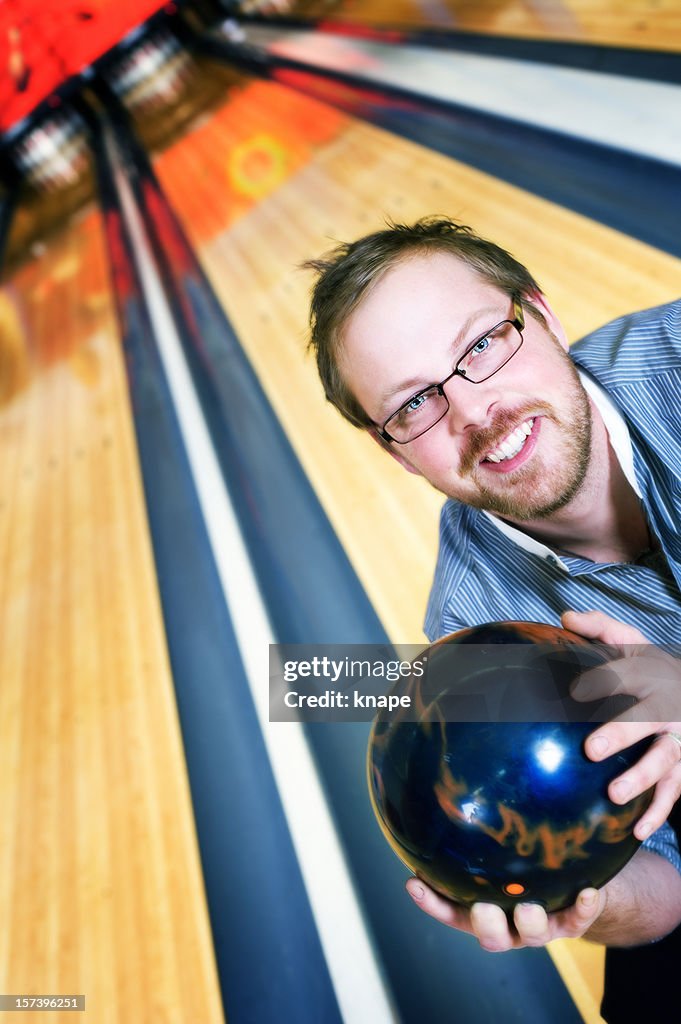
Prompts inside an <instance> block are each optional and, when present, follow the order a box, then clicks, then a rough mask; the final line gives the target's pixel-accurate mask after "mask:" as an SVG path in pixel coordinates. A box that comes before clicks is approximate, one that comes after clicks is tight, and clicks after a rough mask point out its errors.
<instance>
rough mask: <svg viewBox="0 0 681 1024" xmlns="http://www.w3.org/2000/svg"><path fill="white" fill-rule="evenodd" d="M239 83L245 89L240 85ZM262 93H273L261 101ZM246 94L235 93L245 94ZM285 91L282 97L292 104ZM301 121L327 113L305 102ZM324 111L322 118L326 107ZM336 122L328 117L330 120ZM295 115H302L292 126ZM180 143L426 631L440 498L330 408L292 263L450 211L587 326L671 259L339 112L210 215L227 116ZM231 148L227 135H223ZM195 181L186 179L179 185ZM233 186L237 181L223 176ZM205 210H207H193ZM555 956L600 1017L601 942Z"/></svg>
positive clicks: (358, 559) (236, 301) (260, 319)
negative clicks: (255, 198) (310, 141)
mask: <svg viewBox="0 0 681 1024" xmlns="http://www.w3.org/2000/svg"><path fill="white" fill-rule="evenodd" d="M257 89H258V96H259V105H258V107H257V108H256V107H253V108H252V111H251V116H252V121H251V124H250V128H251V130H252V132H253V134H254V136H255V137H257V138H259V139H261V140H262V139H263V138H266V139H267V140H268V141H267V147H266V148H269V149H276V148H277V146H278V145H279V143H280V139H281V128H280V124H281V120H280V118H279V116H278V111H279V109H280V106H281V103H282V102H283V101H282V98H281V87H279V86H276V85H273V84H269V85H264V84H263V83H258V84H257ZM246 91H247V90H246ZM268 97H269V99H268ZM243 99H244V94H242V95H241V97H240V99H239V102H242V101H243ZM286 102H288V101H286ZM305 102H309V103H310V108H309V111H310V117H311V118H313V119H315V120H316V121H318V120H319V119H320V118H323V117H324V111H325V108H324V107H323V106H322V105H320V104H317V103H316V102H313V101H305ZM329 116H331V115H329ZM333 116H334V117H335V116H336V115H333ZM301 123H302V121H301ZM209 127H210V126H206V125H204V127H203V129H202V131H201V132H200V133H198V132H197V133H194V135H192V136H190V137H188V139H187V140H185V141H184V142H182V143H179V144H178V145H176V146H175V147H174V149H173V151H172V152H169V153H167V154H164V155H163V156H162V157H160V158H159V160H158V161H157V171H158V173H159V175H160V178H161V182H162V185H163V186H164V187H165V189H166V191H167V193H168V195H169V197H170V198H171V201H172V202H173V204H174V205H175V208H176V210H177V211H178V213H179V215H180V217H181V218H183V216H184V226H185V229H186V230H187V232H188V234H189V236H190V238H192V239H193V242H194V244H195V245H196V247H197V252H198V253H199V256H200V258H201V260H202V262H203V264H204V267H205V268H206V270H207V272H208V274H209V276H210V278H211V280H212V283H213V286H214V287H215V289H216V291H217V293H218V295H219V296H220V299H221V301H222V302H223V304H224V306H225V309H226V310H227V312H228V314H229V316H230V318H231V320H232V322H233V323H234V326H235V328H236V330H237V332H238V334H239V336H240V338H241V339H242V341H243V344H244V346H245V348H246V350H247V352H248V355H249V357H250V359H251V361H252V363H253V365H254V367H255V369H256V371H257V373H258V376H259V378H260V380H261V382H262V384H263V386H264V388H265V390H266V392H267V394H268V396H269V399H270V401H271V403H272V405H273V407H274V409H275V410H276V412H277V414H278V416H279V417H280V420H281V422H282V424H283V425H284V428H285V430H286V432H287V434H288V436H289V438H290V439H291V442H292V443H293V445H294V447H295V449H296V451H297V453H298V456H299V458H300V459H301V462H302V464H303V466H304V468H305V470H306V472H307V474H308V475H309V477H310V479H311V480H312V481H313V483H314V486H315V488H316V490H317V493H318V495H319V497H320V499H321V501H322V504H323V506H324V508H325V509H326V512H327V514H328V515H329V517H330V519H331V521H332V523H333V525H334V527H335V529H336V530H337V532H338V535H339V537H340V538H341V540H342V542H343V544H344V546H345V549H346V550H347V552H348V554H349V557H350V558H351V560H352V563H353V565H354V567H355V569H356V571H357V573H358V575H359V577H360V579H361V580H362V583H363V584H364V586H365V588H366V590H367V592H368V593H369V596H370V598H371V600H372V601H373V603H374V605H375V607H376V609H377V611H378V613H379V615H380V616H381V618H382V620H383V622H384V624H385V626H386V628H387V630H388V632H389V634H390V636H391V637H392V638H393V640H394V641H396V642H397V643H406V642H411V643H418V642H420V641H421V640H422V639H423V634H422V632H421V622H422V618H423V612H424V607H425V603H426V597H427V594H428V590H429V586H430V581H431V577H432V572H433V567H434V562H435V554H436V539H437V526H438V513H439V509H440V506H441V504H442V499H441V497H440V496H439V495H437V494H436V493H435V492H434V491H432V490H431V489H430V488H429V487H428V485H427V484H425V483H424V481H423V480H421V479H420V478H417V477H414V476H411V475H409V474H407V473H405V472H404V471H403V470H402V469H401V468H400V467H399V466H398V465H397V463H396V462H394V461H393V460H391V459H390V458H388V457H386V455H385V454H384V453H383V452H382V451H381V450H380V449H379V448H378V446H377V445H375V444H374V443H373V442H372V441H371V440H370V438H369V437H368V436H367V435H364V434H362V433H360V432H358V431H357V430H355V429H354V428H353V427H351V426H350V425H349V424H347V423H345V421H344V420H342V419H341V417H340V416H339V415H338V414H337V413H336V412H335V410H334V409H333V408H332V407H331V406H329V405H328V404H327V403H326V402H325V400H324V398H323V395H322V392H321V387H320V384H319V382H318V379H317V375H316V369H315V367H314V364H313V360H312V359H311V358H310V357H309V356H306V353H305V343H306V335H307V325H306V317H307V300H308V290H309V286H310V277H309V275H308V274H306V273H304V272H301V271H300V270H298V269H297V267H298V266H299V264H300V263H301V261H303V260H304V259H306V258H309V257H310V256H316V255H318V254H320V253H321V252H323V251H325V250H326V249H327V248H329V245H330V243H331V240H333V239H339V240H347V239H352V238H354V237H357V236H358V235H359V234H363V233H365V232H367V231H370V230H374V229H377V228H379V227H381V226H382V224H383V222H384V220H385V218H386V217H392V218H394V219H398V220H399V219H406V220H412V219H414V218H416V217H419V216H422V215H425V214H429V213H436V212H441V213H447V214H450V215H452V216H454V217H456V218H458V219H460V220H463V221H464V222H465V223H469V224H472V225H473V226H475V228H476V229H477V230H478V231H479V232H481V233H482V234H485V235H487V236H489V237H492V238H494V239H495V240H496V241H499V242H500V243H501V244H502V245H504V246H506V247H507V248H509V249H510V250H511V251H512V252H514V254H515V255H516V256H517V257H518V258H520V259H521V260H523V261H524V262H526V263H527V264H528V265H529V266H530V268H531V269H532V270H533V272H534V273H535V274H536V276H537V277H538V280H539V282H540V284H541V285H542V287H543V289H544V291H545V293H546V294H547V296H548V297H549V300H550V301H551V302H552V304H553V305H554V308H555V309H556V310H557V312H558V314H559V315H560V316H561V318H562V320H563V322H564V324H565V326H566V329H567V331H568V334H569V336H570V337H571V338H572V339H576V338H578V337H580V336H581V335H582V334H584V333H586V332H587V331H588V330H590V329H593V328H595V327H597V326H599V325H601V324H603V323H605V322H606V321H608V320H609V319H611V318H613V317H615V316H617V315H619V314H622V313H625V312H627V311H631V310H634V309H639V308H644V307H646V306H650V305H654V304H657V303H661V302H664V301H667V300H670V299H672V298H673V297H675V296H676V293H677V289H678V282H679V279H680V276H679V275H680V271H681V265H680V263H679V261H678V260H675V259H673V258H672V257H670V256H667V255H665V254H663V253H660V252H658V251H656V250H653V249H651V248H648V247H646V246H644V245H642V244H640V243H638V242H636V241H634V240H632V239H631V238H628V237H626V236H623V235H620V234H618V233H617V232H615V231H613V230H610V229H608V228H604V227H602V226H600V225H598V224H596V223H593V222H591V221H589V220H587V219H586V218H584V217H581V216H578V215H577V214H574V213H571V212H570V211H567V210H564V209H561V208H560V207H557V206H555V205H552V204H551V203H549V202H546V201H544V200H542V199H538V198H536V197H535V196H533V195H530V194H527V193H525V192H523V191H522V190H520V189H518V188H515V187H512V186H510V185H506V184H503V183H502V182H500V181H497V180H495V179H493V178H491V177H489V176H487V175H485V174H482V173H480V172H478V171H475V170H473V169H471V168H469V167H466V166H464V165H462V164H459V163H457V162H455V161H453V160H450V159H448V158H446V157H443V156H440V155H438V154H436V153H433V152H430V151H429V150H427V149H424V148H422V147H420V146H418V145H415V144H413V143H411V142H407V141H402V140H400V139H398V138H396V137H393V136H391V135H390V134H388V133H386V132H383V131H381V130H379V129H376V128H374V127H371V126H368V125H365V124H361V123H359V122H355V121H352V120H351V119H345V120H344V122H343V123H342V124H336V126H335V132H336V133H335V134H334V135H333V137H332V138H330V139H329V141H327V142H326V143H325V144H323V145H321V146H320V147H319V148H318V149H317V150H316V151H315V152H313V153H311V154H310V156H309V159H308V162H307V163H306V164H305V165H304V166H302V167H301V166H299V165H298V164H296V168H297V169H295V170H293V172H292V173H291V174H290V175H289V176H288V177H287V176H286V175H285V174H284V173H283V172H282V176H281V183H280V184H279V185H278V187H274V185H272V187H271V189H270V191H269V194H267V195H265V194H263V195H261V197H260V201H259V202H258V204H257V205H255V206H252V207H251V208H250V211H246V212H241V215H240V216H237V217H236V218H233V217H231V215H230V208H229V203H228V201H227V200H226V199H224V197H223V199H222V200H221V202H222V211H221V214H220V215H218V216H216V217H215V219H214V222H213V223H212V225H209V224H208V223H207V220H208V219H209V213H208V211H210V210H211V209H216V205H215V202H214V200H213V197H214V196H216V195H217V194H218V193H220V191H221V190H222V192H223V193H224V192H225V190H226V189H227V187H228V184H230V182H229V181H228V174H227V160H226V156H225V150H224V145H225V143H224V141H223V140H224V137H225V129H224V125H223V126H222V127H221V128H220V131H219V132H217V133H211V132H210V130H209ZM226 145H227V146H229V138H227V143H226ZM189 181H191V182H192V188H191V189H190V190H187V189H186V182H189ZM231 186H233V182H231ZM198 208H201V209H202V210H203V221H198V220H192V218H191V216H186V213H187V211H191V210H192V209H198ZM551 953H552V955H553V957H554V960H555V961H556V962H557V964H558V966H559V968H560V970H561V972H562V975H563V978H564V980H565V982H566V984H567V985H568V987H569V988H570V991H571V993H572V995H573V998H574V999H575V1001H576V1002H577V1004H578V1006H579V1007H580V1010H581V1012H582V1013H583V1015H584V1017H585V1020H587V1021H588V1022H596V1021H599V1020H600V1016H599V1013H598V1005H599V1002H600V989H601V986H602V981H601V978H602V962H603V953H602V950H601V949H600V948H599V947H596V946H591V945H588V944H587V943H585V942H581V941H580V942H578V943H571V942H560V943H554V944H553V946H552V947H551Z"/></svg>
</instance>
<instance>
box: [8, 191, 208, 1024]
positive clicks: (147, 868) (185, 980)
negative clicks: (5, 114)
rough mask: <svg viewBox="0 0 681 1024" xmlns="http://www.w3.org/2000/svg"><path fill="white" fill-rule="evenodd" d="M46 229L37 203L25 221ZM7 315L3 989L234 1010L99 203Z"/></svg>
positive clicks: (68, 232) (21, 274)
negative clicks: (216, 934) (213, 913)
mask: <svg viewBox="0 0 681 1024" xmlns="http://www.w3.org/2000/svg"><path fill="white" fill-rule="evenodd" d="M57 201H58V197H57ZM24 226H25V221H24V220H23V219H22V217H19V219H18V220H17V222H16V227H17V230H21V231H23V230H24ZM15 242H16V238H15V239H13V238H12V237H10V245H14V243H15ZM14 250H15V253H16V245H14ZM0 325H1V326H0V337H1V338H2V342H1V344H0V359H1V369H2V378H1V379H2V390H1V392H0V443H1V446H2V452H3V459H2V461H1V462H0V474H1V477H0V479H1V481H2V484H1V490H0V495H1V496H0V551H2V574H1V576H2V578H1V580H0V588H1V590H2V597H1V601H2V608H3V615H2V617H1V619H0V623H1V624H0V628H1V629H2V643H1V644H0V678H2V686H1V687H0V752H1V753H0V756H1V758H2V771H1V772H0V908H1V910H0V913H1V915H2V920H3V927H2V929H1V930H0V945H1V947H2V948H1V952H0V964H1V965H2V966H1V970H2V979H1V984H0V988H1V990H2V991H3V992H9V993H21V992H25V993H40V992H42V993H69V994H70V993H83V994H84V995H85V997H86V1008H87V1011H89V1014H90V1017H91V1018H92V1019H93V1020H96V1021H97V1022H103V1024H104V1022H119V1021H120V1022H123V1021H129V1020H138V1021H152V1020H160V1019H163V1020H164V1021H169V1022H171V1021H172V1022H176V1024H186V1022H187V1021H192V1020H201V1021H210V1022H216V1024H217V1022H219V1021H222V1020H223V1014H222V1008H221V1001H220V995H219V989H218V983H217V978H216V971H215V965H214V958H213V946H212V938H211V934H210V928H209V923H208V914H207V910H206V905H205V899H204V892H203V881H202V875H201V869H200V863H199V857H198V852H197V844H196V838H195V832H194V822H193V816H192V809H191V804H190V799H189V791H188V785H187V779H186V773H185V767H184V758H183V750H182V744H181V740H180V733H179V728H178V722H177V714H176V708H175V700H174V693H173V686H172V680H171V677H170V672H169V667H168V658H167V652H166V644H165V636H164V630H163V625H162V620H161V614H160V609H159V602H158V595H157V585H156V575H155V569H154V565H153V560H152V555H151V550H150V544H149V537H148V529H147V521H146V513H145V506H144V501H143V496H142V491H141V485H140V478H139V469H138V461H137V451H136V446H135V440H134V433H133V429H132V425H131V417H130V410H129V405H128V397H127V386H126V378H125V369H124V363H123V359H122V352H121V348H120V340H119V333H118V327H117V323H116V319H115V315H114V309H113V305H112V299H111V293H110V285H109V270H108V266H107V260H106V256H105V249H104V241H103V226H102V222H101V218H100V216H99V214H98V213H97V211H96V210H95V209H94V208H93V207H91V206H90V207H87V208H85V209H84V210H83V211H82V212H81V213H80V214H79V215H78V216H77V217H75V218H73V219H72V221H71V223H70V224H69V225H68V227H66V228H65V229H64V230H62V231H60V232H58V233H53V234H52V235H50V236H49V237H46V238H45V239H44V240H43V241H41V242H36V243H35V244H34V246H33V255H32V257H31V258H30V259H28V260H27V262H24V263H23V264H21V265H15V267H14V269H13V270H12V272H11V273H10V274H9V276H8V277H7V278H6V280H5V283H4V285H3V286H2V289H1V290H0ZM37 1017H38V1014H35V1015H32V1014H28V1015H27V1016H26V1015H24V1014H22V1017H21V1019H22V1020H31V1019H36V1020H37ZM8 1019H13V1018H11V1017H10V1018H8ZM41 1019H42V1015H41ZM54 1019H55V1020H57V1021H59V1020H67V1019H68V1020H72V1015H70V1014H56V1015H55V1017H54Z"/></svg>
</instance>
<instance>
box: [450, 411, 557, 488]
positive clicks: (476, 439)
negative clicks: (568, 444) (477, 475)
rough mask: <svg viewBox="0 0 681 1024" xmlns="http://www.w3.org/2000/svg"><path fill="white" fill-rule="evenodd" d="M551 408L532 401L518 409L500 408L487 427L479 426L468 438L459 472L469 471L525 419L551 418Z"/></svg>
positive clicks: (465, 472) (464, 473)
mask: <svg viewBox="0 0 681 1024" xmlns="http://www.w3.org/2000/svg"><path fill="white" fill-rule="evenodd" d="M552 414H553V410H552V409H551V406H550V405H547V404H546V403H545V402H534V403H533V404H532V405H527V406H524V407H520V408H518V409H502V410H500V411H499V412H498V413H496V415H495V416H494V418H493V420H492V421H491V423H490V424H489V426H487V427H481V428H480V429H479V430H476V431H475V433H474V434H471V436H470V437H469V438H468V442H467V444H466V447H465V449H464V450H463V453H462V455H461V464H460V469H459V472H460V473H462V474H463V475H466V474H468V473H471V472H472V471H473V470H474V469H475V467H476V466H477V465H478V463H479V462H480V460H481V459H482V458H483V456H485V455H487V453H488V452H491V451H493V449H494V448H496V447H497V445H499V444H500V442H501V441H503V440H504V438H505V437H508V435H509V434H510V433H511V431H513V430H515V428H516V427H518V426H520V424H521V423H524V422H525V420H527V419H534V417H535V416H547V417H551V418H552Z"/></svg>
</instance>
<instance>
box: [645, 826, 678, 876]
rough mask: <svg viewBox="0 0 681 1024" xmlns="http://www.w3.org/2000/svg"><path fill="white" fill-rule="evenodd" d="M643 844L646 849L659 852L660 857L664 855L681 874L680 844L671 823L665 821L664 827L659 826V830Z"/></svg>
mask: <svg viewBox="0 0 681 1024" xmlns="http://www.w3.org/2000/svg"><path fill="white" fill-rule="evenodd" d="M642 846H643V849H644V850H650V851H651V852H652V853H657V854H659V855H660V857H664V859H665V860H668V861H669V863H670V864H673V866H674V867H675V868H676V870H677V871H678V872H679V874H681V854H679V844H678V842H677V839H676V834H675V832H674V829H673V828H672V827H671V826H670V825H668V824H666V823H665V824H664V825H663V826H662V828H658V830H657V832H653V834H652V836H649V837H648V838H647V839H646V840H645V842H644V843H643V844H642Z"/></svg>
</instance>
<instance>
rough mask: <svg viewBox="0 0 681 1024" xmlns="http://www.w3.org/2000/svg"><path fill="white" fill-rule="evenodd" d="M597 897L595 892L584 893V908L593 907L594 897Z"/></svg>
mask: <svg viewBox="0 0 681 1024" xmlns="http://www.w3.org/2000/svg"><path fill="white" fill-rule="evenodd" d="M597 896H598V893H597V892H587V893H584V895H583V896H582V903H583V904H584V906H585V907H593V905H594V903H595V902H596V897H597Z"/></svg>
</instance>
